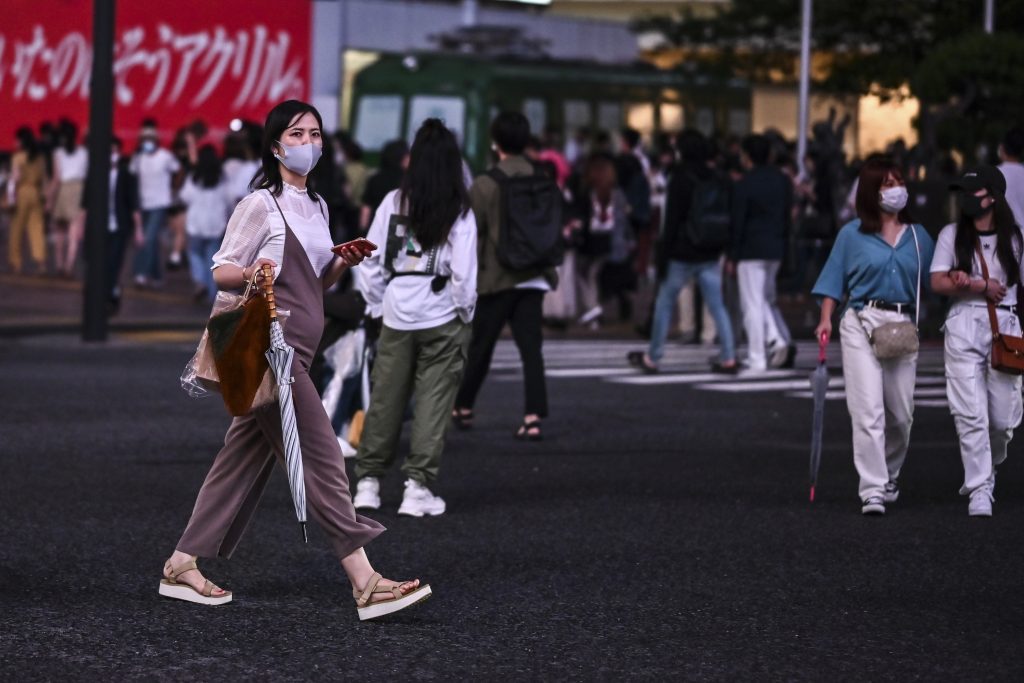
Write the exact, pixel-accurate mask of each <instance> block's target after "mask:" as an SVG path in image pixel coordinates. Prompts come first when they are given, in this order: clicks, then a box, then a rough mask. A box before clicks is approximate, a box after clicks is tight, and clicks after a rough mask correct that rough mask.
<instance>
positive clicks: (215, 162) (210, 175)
mask: <svg viewBox="0 0 1024 683" xmlns="http://www.w3.org/2000/svg"><path fill="white" fill-rule="evenodd" d="M222 175H223V167H222V166H221V163H220V157H218V156H217V150H216V149H214V147H213V145H203V146H202V147H200V148H199V153H198V155H197V156H196V167H195V169H194V170H193V171H192V180H193V181H195V182H196V184H198V185H199V187H204V188H207V189H209V188H213V187H217V185H219V184H220V180H221V177H222Z"/></svg>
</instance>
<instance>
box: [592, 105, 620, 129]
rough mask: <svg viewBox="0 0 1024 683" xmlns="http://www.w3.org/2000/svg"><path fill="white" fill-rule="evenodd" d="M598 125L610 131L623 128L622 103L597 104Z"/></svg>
mask: <svg viewBox="0 0 1024 683" xmlns="http://www.w3.org/2000/svg"><path fill="white" fill-rule="evenodd" d="M597 127H598V128H600V129H601V130H606V131H608V132H609V133H617V132H618V131H619V128H622V105H621V104H619V103H618V102H601V103H600V104H598V105H597Z"/></svg>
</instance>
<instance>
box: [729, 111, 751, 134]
mask: <svg viewBox="0 0 1024 683" xmlns="http://www.w3.org/2000/svg"><path fill="white" fill-rule="evenodd" d="M729 132H730V133H731V134H732V135H746V134H747V133H749V132H750V112H749V111H747V110H746V109H730V110H729Z"/></svg>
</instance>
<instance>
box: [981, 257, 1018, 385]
mask: <svg viewBox="0 0 1024 683" xmlns="http://www.w3.org/2000/svg"><path fill="white" fill-rule="evenodd" d="M974 251H975V252H976V253H977V254H978V260H979V261H981V276H982V277H983V278H985V282H988V265H987V264H986V263H985V256H984V255H983V254H982V253H981V242H980V240H979V241H977V242H975V243H974ZM1020 286H1021V285H1018V287H1020ZM985 304H986V305H987V308H988V322H989V324H990V325H991V326H992V369H994V370H998V371H999V372H1005V373H1006V374H1008V375H1024V338H1022V337H1014V336H1013V335H1010V334H1003V333H1002V332H1000V331H999V318H997V317H996V306H995V304H993V303H992V301H991V300H990V299H989V298H988V297H985Z"/></svg>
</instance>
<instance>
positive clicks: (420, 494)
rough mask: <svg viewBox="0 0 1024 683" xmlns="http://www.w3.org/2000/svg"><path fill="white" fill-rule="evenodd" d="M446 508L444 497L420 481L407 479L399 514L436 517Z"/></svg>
mask: <svg viewBox="0 0 1024 683" xmlns="http://www.w3.org/2000/svg"><path fill="white" fill-rule="evenodd" d="M360 483H362V482H360ZM444 510H445V504H444V500H443V499H441V498H440V497H438V496H435V495H434V494H433V493H431V492H430V489H428V488H427V487H426V486H424V485H423V484H421V483H419V482H418V481H413V480H412V479H406V480H405V495H404V496H402V506H401V507H400V508H398V514H400V515H407V516H409V517H422V516H423V515H431V516H434V517H436V516H437V515H443V514H444Z"/></svg>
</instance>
